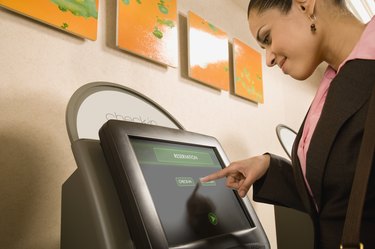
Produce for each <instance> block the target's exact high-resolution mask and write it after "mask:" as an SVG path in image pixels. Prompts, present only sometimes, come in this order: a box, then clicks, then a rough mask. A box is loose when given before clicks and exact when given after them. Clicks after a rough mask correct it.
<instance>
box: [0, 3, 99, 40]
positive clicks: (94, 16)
mask: <svg viewBox="0 0 375 249" xmlns="http://www.w3.org/2000/svg"><path fill="white" fill-rule="evenodd" d="M0 6H3V7H5V8H7V9H9V10H12V11H14V12H17V13H19V14H22V15H25V16H28V17H30V18H33V19H35V20H38V21H40V22H43V23H46V24H49V25H51V26H53V27H56V28H58V29H61V30H64V31H67V32H69V33H72V34H74V35H77V36H79V37H82V38H88V39H90V40H96V36H97V26H98V0H84V1H77V0H0Z"/></svg>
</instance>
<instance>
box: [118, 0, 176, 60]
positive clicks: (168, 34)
mask: <svg viewBox="0 0 375 249" xmlns="http://www.w3.org/2000/svg"><path fill="white" fill-rule="evenodd" d="M176 1H177V0H147V1H145V0H117V46H118V47H119V48H120V49H123V50H126V51H128V52H131V53H134V54H136V55H138V56H141V57H144V58H146V59H150V60H152V61H154V62H157V63H160V64H163V65H166V66H171V67H177V60H178V32H177V3H176Z"/></svg>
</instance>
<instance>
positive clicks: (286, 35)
mask: <svg viewBox="0 0 375 249" xmlns="http://www.w3.org/2000/svg"><path fill="white" fill-rule="evenodd" d="M248 20H249V27H250V31H251V33H252V35H253V36H254V37H255V39H256V40H257V42H258V43H259V45H260V46H261V47H262V48H263V49H265V50H266V63H267V65H268V66H270V67H272V66H275V65H277V66H279V67H280V68H281V70H282V71H283V72H284V73H285V74H288V75H290V76H291V77H293V78H294V79H298V80H304V79H306V78H308V77H309V76H311V74H312V73H313V72H314V71H315V69H316V68H317V66H318V65H319V64H321V63H322V62H326V63H327V64H328V67H327V70H326V72H325V74H324V77H323V79H322V81H321V83H320V86H319V89H318V91H317V93H316V96H315V98H314V100H313V102H312V104H311V107H310V109H309V111H308V113H307V116H306V118H305V120H304V122H303V124H302V126H301V128H300V130H299V132H298V135H297V138H296V141H295V144H294V148H293V155H292V164H290V162H288V161H286V160H284V159H282V158H281V157H278V156H276V155H272V154H268V153H267V154H264V155H260V156H256V157H252V158H249V159H246V160H242V161H238V162H234V163H231V164H230V165H229V166H228V167H227V168H225V169H223V170H221V171H219V172H216V173H214V174H212V175H209V176H207V177H204V178H203V179H202V181H211V180H215V179H218V178H222V177H227V180H226V181H227V186H228V187H230V188H233V189H236V190H238V193H239V195H240V196H241V197H243V196H245V195H246V193H247V192H248V191H249V188H250V187H251V185H253V184H254V194H253V196H254V200H255V201H260V202H265V203H270V204H275V205H282V206H286V207H290V208H294V209H297V210H300V211H304V212H307V213H308V214H309V215H310V216H311V218H312V220H313V223H314V229H315V248H324V249H335V248H337V249H338V248H340V241H341V236H342V230H343V224H344V219H345V214H346V210H347V205H348V199H349V195H350V191H351V185H352V180H353V175H354V171H355V165H356V161H357V157H358V154H359V148H360V144H361V141H362V136H363V129H364V122H365V118H366V115H367V110H368V107H369V99H370V95H371V92H372V88H373V87H374V85H375V18H373V19H372V20H371V21H370V22H369V23H368V24H363V23H361V22H360V21H358V20H357V19H356V18H355V17H354V16H353V15H352V14H351V13H350V12H349V11H348V9H347V8H346V6H345V3H344V0H251V1H250V4H249V9H248ZM374 127H375V124H374ZM372 168H374V163H373V167H372ZM374 232H375V170H372V173H371V175H370V179H369V185H368V192H367V195H366V201H365V206H364V213H363V221H362V227H361V241H362V242H363V244H364V245H365V248H375V236H374Z"/></svg>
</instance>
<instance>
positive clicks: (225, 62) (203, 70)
mask: <svg viewBox="0 0 375 249" xmlns="http://www.w3.org/2000/svg"><path fill="white" fill-rule="evenodd" d="M188 36H189V37H188V50H189V54H188V59H189V77H190V78H192V79H195V80H197V81H199V82H202V83H204V84H206V85H208V86H211V87H213V88H216V89H221V90H226V91H228V90H229V80H230V78H229V51H228V36H227V34H226V33H225V32H223V31H221V30H220V29H218V28H217V27H216V26H214V25H213V24H211V23H209V22H207V21H206V20H204V19H203V18H201V17H199V16H198V15H196V14H194V13H193V12H191V11H190V12H189V13H188Z"/></svg>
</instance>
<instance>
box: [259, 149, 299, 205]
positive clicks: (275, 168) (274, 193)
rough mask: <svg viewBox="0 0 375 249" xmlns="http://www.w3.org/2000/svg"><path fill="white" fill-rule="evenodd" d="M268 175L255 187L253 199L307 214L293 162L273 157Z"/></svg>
mask: <svg viewBox="0 0 375 249" xmlns="http://www.w3.org/2000/svg"><path fill="white" fill-rule="evenodd" d="M269 155H270V156H271V161H270V167H269V169H268V171H267V172H266V174H265V175H264V176H263V177H262V178H260V179H259V180H257V181H256V182H255V183H254V185H253V199H254V201H257V202H263V203H268V204H273V205H279V206H284V207H288V208H294V209H297V210H299V211H302V212H306V210H305V208H304V206H303V203H302V202H301V199H300V196H299V194H298V191H297V188H296V184H295V180H294V173H293V166H292V165H291V162H290V161H288V160H286V159H284V158H282V157H279V156H276V155H273V154H269Z"/></svg>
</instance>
